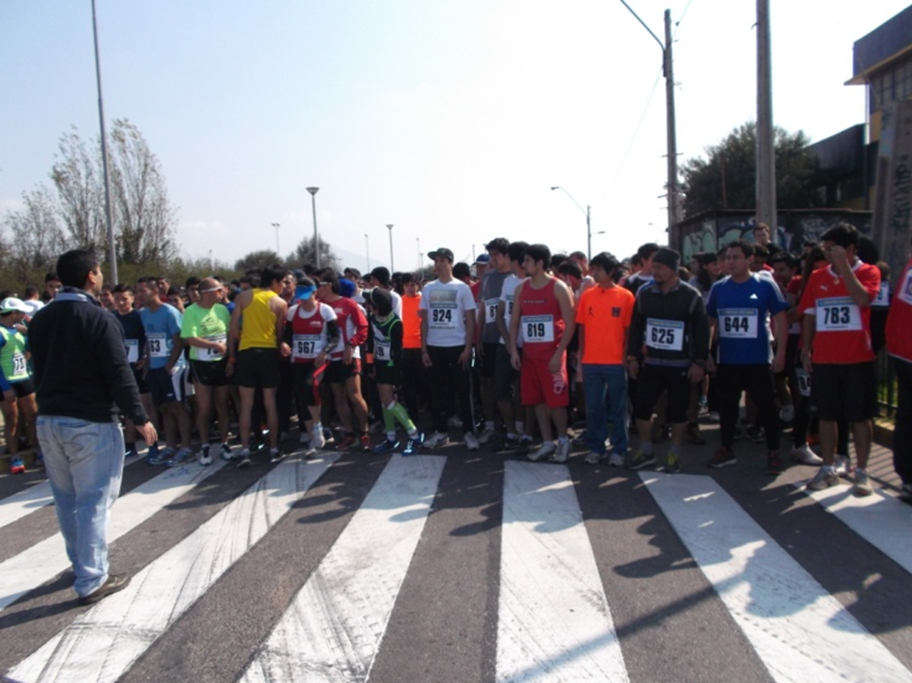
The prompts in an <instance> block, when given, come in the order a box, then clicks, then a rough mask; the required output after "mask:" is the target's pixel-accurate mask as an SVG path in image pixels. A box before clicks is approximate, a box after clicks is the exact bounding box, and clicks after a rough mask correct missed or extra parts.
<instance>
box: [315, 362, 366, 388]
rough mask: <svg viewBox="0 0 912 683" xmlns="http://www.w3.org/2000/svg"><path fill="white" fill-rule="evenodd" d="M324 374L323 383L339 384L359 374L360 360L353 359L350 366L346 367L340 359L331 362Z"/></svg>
mask: <svg viewBox="0 0 912 683" xmlns="http://www.w3.org/2000/svg"><path fill="white" fill-rule="evenodd" d="M325 373H326V374H325V375H324V376H323V379H324V381H326V382H329V383H330V384H341V383H342V382H345V381H347V380H349V379H350V378H352V377H354V376H355V375H359V374H361V359H360V358H355V359H354V360H352V362H351V364H350V365H346V364H345V363H343V362H342V360H341V359H340V360H332V361H330V362H329V365H327V366H326V370H325Z"/></svg>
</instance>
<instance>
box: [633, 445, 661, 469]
mask: <svg viewBox="0 0 912 683" xmlns="http://www.w3.org/2000/svg"><path fill="white" fill-rule="evenodd" d="M655 461H656V457H655V453H644V452H643V451H641V450H639V449H637V450H635V451H634V452H633V455H631V456H630V462H628V463H627V469H628V470H641V469H643V468H644V467H649V466H650V465H655Z"/></svg>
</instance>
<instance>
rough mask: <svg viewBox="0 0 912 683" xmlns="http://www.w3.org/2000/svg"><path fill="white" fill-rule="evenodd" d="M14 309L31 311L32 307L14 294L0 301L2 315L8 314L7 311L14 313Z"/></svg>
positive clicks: (22, 311) (21, 311)
mask: <svg viewBox="0 0 912 683" xmlns="http://www.w3.org/2000/svg"><path fill="white" fill-rule="evenodd" d="M13 311H19V312H20V313H31V309H30V308H29V307H28V306H26V305H25V304H24V303H22V299H17V298H16V297H14V296H8V297H6V298H5V299H4V300H3V301H0V315H6V314H7V313H12V312H13Z"/></svg>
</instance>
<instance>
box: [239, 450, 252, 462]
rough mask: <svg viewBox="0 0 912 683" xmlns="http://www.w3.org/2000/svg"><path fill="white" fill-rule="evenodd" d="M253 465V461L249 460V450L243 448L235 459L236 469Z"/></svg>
mask: <svg viewBox="0 0 912 683" xmlns="http://www.w3.org/2000/svg"><path fill="white" fill-rule="evenodd" d="M252 464H253V460H251V459H250V449H249V448H245V449H244V450H242V451H241V453H240V455H238V458H237V467H250V466H251V465H252Z"/></svg>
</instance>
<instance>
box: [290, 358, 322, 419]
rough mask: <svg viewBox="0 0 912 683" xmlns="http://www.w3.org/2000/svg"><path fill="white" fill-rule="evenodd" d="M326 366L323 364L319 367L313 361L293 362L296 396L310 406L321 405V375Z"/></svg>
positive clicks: (292, 377) (292, 375)
mask: <svg viewBox="0 0 912 683" xmlns="http://www.w3.org/2000/svg"><path fill="white" fill-rule="evenodd" d="M325 367H326V366H325V365H323V366H321V367H320V368H319V369H318V368H317V367H316V366H315V365H314V363H313V361H311V362H309V363H292V364H291V383H292V387H294V395H295V398H296V399H297V400H298V401H299V402H300V403H302V404H304V405H305V406H307V407H308V408H314V407H317V406H319V405H321V402H320V377H321V376H322V375H323V372H324V368H325Z"/></svg>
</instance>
